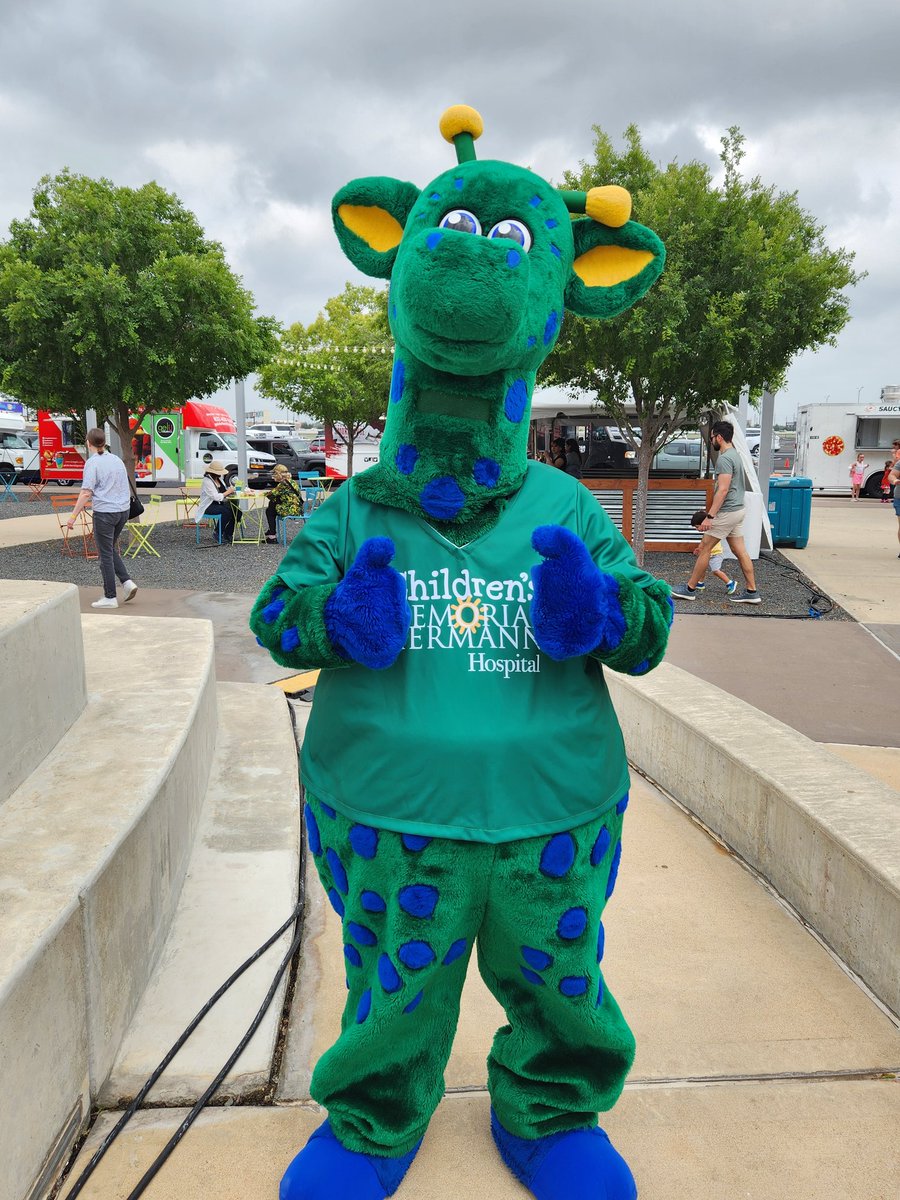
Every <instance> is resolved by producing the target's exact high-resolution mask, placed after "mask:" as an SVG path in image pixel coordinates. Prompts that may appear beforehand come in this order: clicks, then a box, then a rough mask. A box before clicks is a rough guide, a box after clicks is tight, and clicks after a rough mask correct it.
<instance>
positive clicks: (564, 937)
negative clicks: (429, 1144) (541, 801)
mask: <svg viewBox="0 0 900 1200" xmlns="http://www.w3.org/2000/svg"><path fill="white" fill-rule="evenodd" d="M626 803H627V798H626V799H625V801H622V802H620V803H619V805H618V806H617V807H618V809H622V812H619V811H617V809H612V810H610V812H608V813H607V814H606V815H605V816H604V818H603V819H602V820H601V821H599V822H592V823H591V824H588V825H582V826H580V827H578V828H577V829H573V830H572V831H571V833H566V834H557V835H556V837H555V838H552V839H548V838H533V839H529V840H528V841H524V842H511V843H508V844H505V845H501V846H498V847H497V850H498V854H497V858H496V861H495V864H494V870H493V873H492V878H491V890H490V895H489V898H488V905H487V910H486V912H485V919H484V924H483V925H482V929H481V932H480V934H479V938H478V965H479V968H480V970H481V975H482V978H483V979H484V981H485V983H486V984H487V985H488V987H489V988H490V989H491V991H492V992H493V993H494V995H495V996H496V997H497V999H498V1000H499V1001H500V1003H501V1004H502V1005H503V1007H504V1009H505V1010H506V1014H507V1018H508V1020H509V1025H507V1026H505V1027H504V1028H502V1029H500V1030H498V1031H497V1034H496V1037H495V1038H494V1044H493V1048H492V1050H491V1053H490V1056H489V1058H488V1086H489V1088H490V1092H491V1099H492V1101H493V1105H494V1110H495V1112H496V1113H497V1116H498V1118H499V1120H500V1123H501V1124H502V1125H503V1127H504V1128H505V1129H506V1130H508V1131H509V1132H510V1133H512V1134H515V1136H516V1137H521V1138H540V1137H545V1136H547V1135H548V1134H552V1133H559V1132H561V1131H563V1130H568V1129H581V1128H589V1127H592V1126H594V1125H595V1124H596V1123H597V1112H598V1110H600V1111H605V1110H606V1109H609V1108H611V1107H612V1106H613V1104H615V1102H616V1100H617V1099H618V1097H619V1095H620V1093H621V1091H622V1088H623V1087H624V1085H625V1077H626V1076H627V1074H628V1072H629V1070H630V1069H631V1064H632V1062H633V1061H634V1050H635V1044H634V1036H633V1034H632V1032H631V1030H630V1029H629V1027H628V1025H627V1024H626V1022H625V1019H624V1017H623V1016H622V1013H621V1012H620V1010H619V1006H618V1005H617V1004H616V1002H615V1000H614V999H613V997H612V995H611V993H610V992H609V990H608V989H607V987H606V985H605V983H604V980H603V976H602V974H601V972H600V967H599V960H600V959H601V958H602V956H603V949H604V945H603V943H604V931H603V925H602V922H601V916H602V913H603V910H604V908H605V907H606V902H607V900H608V898H609V896H611V895H612V890H613V888H614V887H615V882H616V876H617V873H618V867H619V860H620V856H621V835H622V820H623V812H624V805H625V804H626Z"/></svg>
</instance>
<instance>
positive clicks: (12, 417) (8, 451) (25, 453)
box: [0, 412, 41, 483]
mask: <svg viewBox="0 0 900 1200" xmlns="http://www.w3.org/2000/svg"><path fill="white" fill-rule="evenodd" d="M26 432H27V430H26V426H25V418H24V417H21V416H19V414H18V413H11V412H0V475H3V476H4V477H5V478H7V479H8V478H9V477H10V476H11V475H13V474H15V475H16V476H17V477H18V482H19V483H27V482H28V481H29V480H33V479H37V478H38V477H39V476H40V473H41V471H40V454H39V453H38V450H37V448H36V447H34V446H32V444H31V440H30V438H26V436H25V434H26Z"/></svg>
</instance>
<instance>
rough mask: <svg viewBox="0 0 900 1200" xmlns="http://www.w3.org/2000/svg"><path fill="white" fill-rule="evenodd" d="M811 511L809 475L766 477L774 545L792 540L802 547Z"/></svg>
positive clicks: (782, 544) (789, 542) (806, 535)
mask: <svg viewBox="0 0 900 1200" xmlns="http://www.w3.org/2000/svg"><path fill="white" fill-rule="evenodd" d="M811 512H812V480H811V479H802V478H800V479H778V478H777V477H773V478H772V479H770V480H769V521H770V522H771V524H772V540H773V541H774V543H775V545H776V546H785V545H789V544H791V545H794V546H796V547H797V549H798V550H802V549H803V548H804V547H805V545H806V543H807V542H808V541H809V517H810V513H811Z"/></svg>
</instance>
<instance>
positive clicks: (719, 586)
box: [644, 550, 853, 621]
mask: <svg viewBox="0 0 900 1200" xmlns="http://www.w3.org/2000/svg"><path fill="white" fill-rule="evenodd" d="M644 566H645V567H646V568H647V570H648V571H649V572H650V573H651V574H653V575H656V576H658V577H659V578H660V579H665V581H666V583H669V584H682V583H686V582H687V581H688V579H689V578H690V574H691V571H692V570H693V566H694V558H693V555H691V554H673V553H653V554H647V556H646V558H645V560H644ZM754 566H755V570H756V586H757V589H758V591H759V594H760V595H761V596H762V604H732V602H731V601H730V600H729V599H728V597H727V596H726V594H725V584H724V583H723V582H722V580H721V579H717V578H716V577H715V575H707V577H706V589H705V592H704V594H703V596H702V597H701V596H700V595H698V596H697V599H696V600H676V601H675V611H676V612H677V613H678V614H679V615H682V614H685V613H686V614H699V615H701V616H709V615H711V614H713V615H716V614H725V613H727V614H729V615H732V616H740V617H808V616H809V615H810V613H809V609H810V603H811V601H812V600H813V598H814V597H820V599H818V600H817V602H816V607H817V608H818V610H819V611H820V613H821V619H822V620H826V621H852V620H853V618H852V617H851V616H850V614H849V613H848V612H846V611H845V610H844V609H843V608H841V606H840V605H839V604H837V603H836V602H835V601H833V600H831V599H830V597H828V596H823V594H822V592H821V590H820V588H819V586H818V584H815V583H813V582H812V581H811V580H809V579H807V577H806V576H805V575H803V574H802V573H801V572H800V571H798V570H797V568H796V567H795V566H794V564H793V563H792V562H790V560H789V559H787V558H785V556H784V555H783V554H780V553H779V552H778V551H777V550H764V551H763V552H762V554H761V555H760V557H759V559H758V560H757V561H756V563H755V564H754ZM722 570H723V571H724V572H725V574H726V575H730V576H731V577H732V578H733V579H736V580H737V581H738V593H740V592H742V591H743V590H744V583H743V576H742V575H741V568H740V567H739V566H738V564H737V562H736V560H734V559H728V558H726V559H725V561H724V563H723V564H722ZM826 610H827V611H826Z"/></svg>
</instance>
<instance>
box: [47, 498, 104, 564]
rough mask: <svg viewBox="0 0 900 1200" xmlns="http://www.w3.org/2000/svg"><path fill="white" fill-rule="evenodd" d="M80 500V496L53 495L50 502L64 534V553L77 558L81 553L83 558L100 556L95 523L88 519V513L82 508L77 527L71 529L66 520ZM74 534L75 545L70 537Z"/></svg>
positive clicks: (62, 548)
mask: <svg viewBox="0 0 900 1200" xmlns="http://www.w3.org/2000/svg"><path fill="white" fill-rule="evenodd" d="M77 501H78V496H77V495H75V496H51V497H50V503H51V505H52V506H53V512H54V513H55V515H56V520H57V522H58V523H59V528H60V532H61V533H62V535H63V543H62V546H61V550H62V553H63V554H65V555H66V556H67V557H68V558H77V557H78V556H79V555H81V556H82V557H83V558H99V557H100V555H99V554H98V553H97V547H96V546H95V545H94V531H93V523H92V522H91V521H90V520H89V519H88V514H87V513H86V512H85V511H84V510H83V509H82V511H81V512H80V513H79V515H78V520H77V521H76V526H75V529H69V527H68V525H67V524H66V522H67V521H68V519H69V517H71V515H72V509H73V508H74V507H75V504H76V503H77ZM73 534H74V539H73V540H74V542H75V543H76V545H73V544H72V543H71V542H70V540H69V539H70V537H71V536H72V535H73ZM79 538H80V539H81V549H78V548H77V541H78V539H79Z"/></svg>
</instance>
